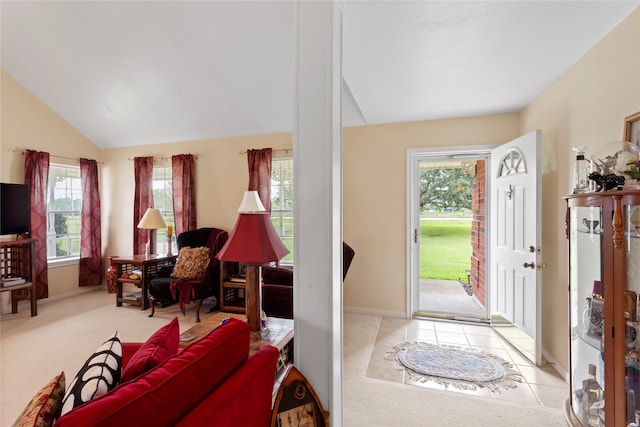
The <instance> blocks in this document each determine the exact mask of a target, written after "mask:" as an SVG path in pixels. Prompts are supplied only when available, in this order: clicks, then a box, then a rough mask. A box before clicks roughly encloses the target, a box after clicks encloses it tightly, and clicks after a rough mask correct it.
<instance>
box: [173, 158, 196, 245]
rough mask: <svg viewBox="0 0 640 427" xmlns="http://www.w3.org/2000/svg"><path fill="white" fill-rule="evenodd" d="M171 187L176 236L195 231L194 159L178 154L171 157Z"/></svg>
mask: <svg viewBox="0 0 640 427" xmlns="http://www.w3.org/2000/svg"><path fill="white" fill-rule="evenodd" d="M171 187H172V190H173V216H174V218H175V222H176V236H178V235H179V234H180V233H182V232H185V231H189V230H195V229H196V228H198V227H197V221H196V187H195V157H194V156H193V155H192V154H179V155H177V156H172V157H171Z"/></svg>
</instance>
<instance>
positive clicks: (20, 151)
mask: <svg viewBox="0 0 640 427" xmlns="http://www.w3.org/2000/svg"><path fill="white" fill-rule="evenodd" d="M11 151H13V152H14V153H20V154H22V155H23V156H24V153H26V150H22V149H20V148H14V149H13V150H11ZM49 157H55V158H56V159H65V160H78V161H80V157H67V156H58V155H57V154H51V153H49ZM96 163H98V164H101V165H102V164H104V162H98V161H96Z"/></svg>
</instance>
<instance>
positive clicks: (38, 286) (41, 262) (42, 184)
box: [24, 150, 49, 298]
mask: <svg viewBox="0 0 640 427" xmlns="http://www.w3.org/2000/svg"><path fill="white" fill-rule="evenodd" d="M48 182H49V153H45V152H42V151H33V150H26V151H25V157H24V183H25V184H27V185H28V186H29V205H30V211H31V212H30V222H31V238H32V239H35V240H36V259H35V263H36V280H35V293H36V297H37V298H48V297H49V272H48V269H47V193H48V187H47V186H48Z"/></svg>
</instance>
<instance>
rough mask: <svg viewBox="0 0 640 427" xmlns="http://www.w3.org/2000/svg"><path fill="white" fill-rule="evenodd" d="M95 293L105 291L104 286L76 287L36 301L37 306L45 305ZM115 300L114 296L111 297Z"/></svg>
mask: <svg viewBox="0 0 640 427" xmlns="http://www.w3.org/2000/svg"><path fill="white" fill-rule="evenodd" d="M96 291H104V292H106V291H107V287H106V286H105V285H100V286H83V287H78V288H77V289H74V290H72V291H68V292H63V293H61V294H57V295H53V296H50V297H48V298H43V299H39V300H38V305H40V304H47V303H50V302H54V301H58V300H61V299H65V298H70V297H75V296H76V295H80V294H84V293H85V292H96ZM113 298H114V300H115V296H114V297H113Z"/></svg>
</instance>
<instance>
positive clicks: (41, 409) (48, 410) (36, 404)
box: [13, 372, 65, 427]
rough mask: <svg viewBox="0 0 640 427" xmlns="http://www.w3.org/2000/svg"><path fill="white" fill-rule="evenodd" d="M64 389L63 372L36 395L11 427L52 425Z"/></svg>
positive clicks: (43, 426) (44, 426) (45, 426)
mask: <svg viewBox="0 0 640 427" xmlns="http://www.w3.org/2000/svg"><path fill="white" fill-rule="evenodd" d="M64 388H65V379H64V372H61V373H60V374H59V375H57V376H55V377H54V378H53V379H52V380H51V381H49V384H47V385H46V386H44V387H43V388H42V389H40V391H38V392H37V393H36V395H35V396H34V397H33V399H31V402H29V404H28V405H27V407H26V408H24V411H22V414H20V416H19V417H18V419H17V420H16V422H15V423H14V424H13V426H14V427H27V426H32V427H48V426H50V425H51V424H53V420H54V418H55V417H56V416H57V415H58V413H59V411H60V403H61V402H62V396H64Z"/></svg>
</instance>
